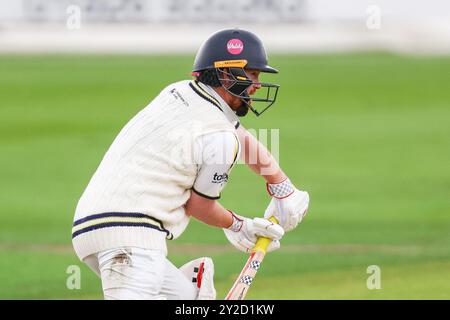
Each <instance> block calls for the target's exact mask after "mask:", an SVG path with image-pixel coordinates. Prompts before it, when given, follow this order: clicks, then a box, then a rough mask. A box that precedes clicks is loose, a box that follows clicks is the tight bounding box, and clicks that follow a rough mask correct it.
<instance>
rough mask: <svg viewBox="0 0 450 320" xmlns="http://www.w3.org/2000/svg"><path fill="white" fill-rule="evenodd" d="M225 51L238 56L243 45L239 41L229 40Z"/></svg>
mask: <svg viewBox="0 0 450 320" xmlns="http://www.w3.org/2000/svg"><path fill="white" fill-rule="evenodd" d="M227 50H228V52H229V53H231V54H239V53H241V52H242V50H244V44H243V43H242V41H241V40H239V39H231V40H230V41H228V43H227Z"/></svg>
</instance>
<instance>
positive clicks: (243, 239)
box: [223, 216, 284, 253]
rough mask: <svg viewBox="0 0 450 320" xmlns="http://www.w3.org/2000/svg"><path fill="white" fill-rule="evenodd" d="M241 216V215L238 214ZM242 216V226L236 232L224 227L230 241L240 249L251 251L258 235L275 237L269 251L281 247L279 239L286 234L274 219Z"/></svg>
mask: <svg viewBox="0 0 450 320" xmlns="http://www.w3.org/2000/svg"><path fill="white" fill-rule="evenodd" d="M238 217H239V216H238ZM239 218H242V220H243V225H242V228H241V229H240V230H239V231H238V232H236V231H232V230H230V229H223V231H224V232H225V236H226V237H227V239H228V241H230V243H231V244H232V245H233V246H234V247H235V248H236V249H238V250H240V251H243V252H247V253H248V252H251V250H252V249H253V247H254V246H255V244H256V241H257V240H258V237H267V238H270V239H274V240H275V241H272V243H271V244H270V245H269V247H268V250H267V251H268V252H269V251H273V250H276V249H278V248H279V247H280V243H279V240H280V239H281V238H282V237H283V235H284V230H283V228H282V227H280V226H279V225H277V224H274V223H273V222H272V221H269V220H267V219H263V218H254V219H248V218H243V217H239Z"/></svg>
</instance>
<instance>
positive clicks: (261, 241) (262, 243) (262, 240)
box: [252, 216, 278, 253]
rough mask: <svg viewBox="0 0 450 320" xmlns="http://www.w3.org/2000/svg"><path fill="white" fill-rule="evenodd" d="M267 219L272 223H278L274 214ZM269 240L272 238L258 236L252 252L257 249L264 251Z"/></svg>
mask: <svg viewBox="0 0 450 320" xmlns="http://www.w3.org/2000/svg"><path fill="white" fill-rule="evenodd" d="M269 221H272V222H273V223H277V224H278V220H277V218H275V217H274V216H271V217H270V218H269ZM271 242H272V239H270V238H266V237H259V238H258V240H257V241H256V244H255V246H254V247H253V249H252V252H256V251H259V252H263V253H266V250H267V247H268V246H269V244H270V243H271Z"/></svg>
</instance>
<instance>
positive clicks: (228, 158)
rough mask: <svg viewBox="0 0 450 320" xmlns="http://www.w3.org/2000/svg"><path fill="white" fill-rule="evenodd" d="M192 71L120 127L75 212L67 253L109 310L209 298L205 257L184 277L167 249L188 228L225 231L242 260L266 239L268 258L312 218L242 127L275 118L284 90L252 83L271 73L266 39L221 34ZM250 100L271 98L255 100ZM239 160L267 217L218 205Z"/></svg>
mask: <svg viewBox="0 0 450 320" xmlns="http://www.w3.org/2000/svg"><path fill="white" fill-rule="evenodd" d="M192 71H193V73H192V75H193V77H194V79H193V80H185V81H180V82H176V83H173V84H170V85H169V86H167V87H166V88H165V89H163V90H162V91H161V92H160V94H159V95H158V96H157V97H156V98H154V100H153V101H151V102H150V104H148V105H147V106H146V107H145V108H144V109H143V110H141V111H140V112H139V113H138V114H137V115H136V116H135V117H134V118H132V119H131V120H130V121H129V122H128V123H127V124H126V125H125V127H124V128H123V129H122V130H121V131H120V133H119V134H118V136H117V137H116V138H115V140H114V141H113V143H112V145H111V146H110V148H109V150H108V151H107V153H106V154H105V156H104V157H103V159H102V161H101V163H100V165H99V167H98V168H97V170H96V172H95V174H94V175H93V177H92V178H91V180H90V182H89V184H88V186H87V187H86V189H85V191H84V192H83V194H82V196H81V198H80V199H79V202H78V204H77V207H76V211H75V217H74V223H73V228H72V239H73V240H72V241H73V246H74V249H75V252H76V254H77V255H78V257H79V258H80V259H81V260H82V261H83V262H85V263H86V264H87V265H88V266H89V267H90V268H91V269H92V270H93V271H94V272H95V273H96V274H97V275H98V276H99V277H100V278H101V281H102V288H103V294H104V298H105V299H127V300H130V299H183V300H193V299H215V298H216V290H215V288H214V283H213V276H214V265H213V262H212V260H211V259H210V258H207V257H201V258H198V259H196V260H194V261H191V262H188V263H186V264H185V265H183V266H182V267H181V268H177V267H175V266H174V265H173V264H172V263H171V262H170V261H169V260H168V259H167V241H170V240H173V239H176V238H178V237H179V236H180V235H181V234H182V233H183V231H184V230H185V229H186V227H187V226H188V224H189V220H190V218H191V217H192V218H195V219H198V220H200V221H202V222H204V223H206V224H208V225H210V226H212V227H218V228H222V229H223V230H224V233H225V236H226V238H227V239H228V240H229V241H230V242H231V244H232V245H233V246H234V247H236V248H237V249H238V250H241V251H244V252H249V251H250V250H251V249H252V248H253V246H254V245H255V242H256V240H257V238H258V237H260V236H263V237H268V238H270V239H272V240H273V241H272V242H271V244H270V246H269V248H268V251H272V250H276V249H278V248H279V247H280V239H281V238H282V236H283V235H284V233H285V232H287V231H290V230H292V229H294V228H295V227H296V226H297V225H298V223H299V222H300V221H301V220H302V218H303V217H304V215H305V214H306V211H307V209H308V205H309V195H308V193H307V192H305V191H301V190H299V189H297V188H296V187H295V186H294V184H293V183H292V182H291V181H290V180H289V178H288V177H287V176H286V174H285V173H284V172H283V171H282V170H281V168H280V166H279V164H278V163H277V161H276V160H275V158H274V157H273V156H272V155H271V154H270V152H269V151H268V150H267V149H266V148H265V147H264V145H262V144H261V143H260V142H259V141H258V140H257V139H256V138H255V137H254V136H253V135H252V134H250V133H249V132H248V131H247V130H246V129H245V128H244V127H243V125H242V124H241V122H240V119H241V117H244V116H245V115H246V114H247V113H248V111H249V110H250V111H252V112H253V113H254V114H256V115H260V114H261V113H262V112H264V111H265V110H266V109H267V108H268V107H270V106H271V105H272V104H273V103H274V102H275V99H276V94H277V91H278V88H279V86H278V85H276V84H271V83H261V82H260V81H259V75H260V73H261V72H268V73H278V70H276V69H275V68H273V67H271V66H269V65H268V61H267V55H266V51H265V49H264V47H263V44H262V42H261V40H260V39H259V38H258V37H257V36H256V35H255V34H253V33H251V32H249V31H245V30H241V29H229V30H221V31H218V32H216V33H214V34H213V35H211V36H210V37H209V38H208V39H207V40H206V41H205V42H204V44H203V45H202V46H201V48H200V49H199V51H198V53H197V55H196V57H195V62H194V67H193V70H192ZM257 90H266V91H267V92H268V93H267V94H263V95H262V96H263V98H255V97H254V94H255V92H256V91H257ZM260 92H262V91H260ZM269 93H271V94H269ZM258 96H260V95H258ZM258 104H260V105H261V104H262V105H264V106H263V107H262V108H258V107H257V105H258ZM239 159H242V160H243V162H245V163H246V165H248V166H249V167H250V168H251V169H252V170H253V171H254V172H255V173H256V174H258V175H260V176H261V177H262V178H264V180H265V182H266V186H265V187H266V188H267V191H268V193H269V195H270V196H271V201H270V203H269V204H268V207H267V209H266V211H265V214H264V218H262V217H261V218H247V217H245V216H244V215H240V214H237V213H236V212H235V211H234V210H230V209H226V208H224V207H223V206H222V205H221V204H220V203H219V202H218V201H217V200H218V199H219V198H220V194H221V191H222V190H223V188H224V187H225V185H226V183H227V181H228V179H229V178H230V171H231V169H232V168H233V166H234V165H235V163H236V162H237V161H238V160H239ZM248 197H249V194H243V195H242V201H246V198H247V199H248ZM247 201H248V200H247ZM271 216H275V217H276V218H277V220H278V221H279V222H280V224H274V223H272V222H271V221H269V220H268V218H270V217H271ZM207 240H208V239H205V241H207Z"/></svg>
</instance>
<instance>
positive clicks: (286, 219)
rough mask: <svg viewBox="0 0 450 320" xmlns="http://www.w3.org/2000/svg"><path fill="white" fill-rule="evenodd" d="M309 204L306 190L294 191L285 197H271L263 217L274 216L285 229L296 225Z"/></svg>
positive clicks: (290, 228) (288, 229)
mask: <svg viewBox="0 0 450 320" xmlns="http://www.w3.org/2000/svg"><path fill="white" fill-rule="evenodd" d="M308 206H309V194H308V192H306V191H300V190H298V189H295V191H294V192H293V193H292V194H291V195H289V196H288V197H286V198H283V199H278V198H275V197H274V198H272V200H271V201H270V204H269V206H268V207H267V209H266V211H265V213H264V217H265V218H269V217H271V216H275V217H276V218H277V219H278V221H279V223H280V225H281V226H282V227H283V229H284V230H285V231H290V230H292V229H294V228H296V227H297V225H298V224H299V223H300V222H301V221H302V219H303V217H304V216H305V215H306V212H307V211H308Z"/></svg>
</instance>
